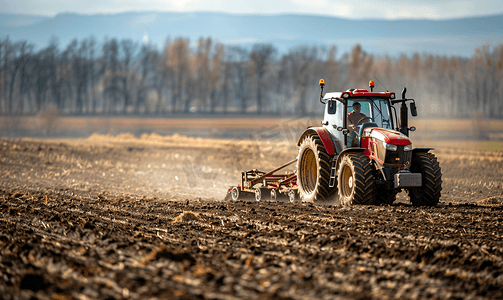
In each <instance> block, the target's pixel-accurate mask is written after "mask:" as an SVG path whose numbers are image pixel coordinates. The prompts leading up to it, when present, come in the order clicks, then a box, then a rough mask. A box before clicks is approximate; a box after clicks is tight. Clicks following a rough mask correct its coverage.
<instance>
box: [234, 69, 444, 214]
mask: <svg viewBox="0 0 503 300" xmlns="http://www.w3.org/2000/svg"><path fill="white" fill-rule="evenodd" d="M324 86H325V81H324V80H323V79H321V80H320V87H321V92H320V99H319V100H320V102H321V103H322V104H323V105H325V115H324V118H323V120H322V121H321V125H322V126H320V127H308V128H307V129H306V130H305V131H304V132H303V133H302V135H301V136H300V138H299V140H298V142H297V146H299V153H298V156H297V159H294V160H292V161H290V162H288V163H286V164H284V165H282V166H280V167H278V168H276V169H274V170H272V171H269V172H262V171H258V170H256V169H253V170H250V171H243V172H242V174H241V185H239V186H231V187H229V189H228V190H227V195H226V198H225V199H232V200H238V199H240V198H241V199H246V198H248V199H249V198H252V199H255V200H256V201H261V200H280V199H289V200H290V201H291V202H294V201H296V200H298V199H299V198H300V199H301V200H303V201H309V202H333V200H334V199H338V200H339V201H340V203H341V204H342V205H350V204H375V205H378V204H392V203H393V202H394V201H395V200H396V195H397V194H398V193H399V192H400V191H402V190H404V189H405V190H406V191H407V192H408V195H409V198H410V201H411V203H412V204H413V205H416V206H435V205H437V204H438V202H439V199H440V192H441V190H442V173H441V170H440V166H439V163H438V161H437V158H436V157H435V155H433V154H432V153H430V151H431V150H433V149H432V148H413V147H412V142H411V140H410V139H409V133H410V132H411V131H415V130H416V128H415V127H410V128H409V125H408V118H409V107H408V106H407V103H410V112H411V115H412V116H413V117H416V116H417V109H416V102H415V100H414V99H407V98H406V97H405V94H406V91H407V89H406V88H404V89H403V91H402V98H401V99H396V97H395V93H393V92H388V91H386V92H374V81H370V83H369V87H370V92H369V91H368V90H364V89H349V90H346V91H344V92H332V93H326V94H325V95H323V88H324ZM357 103H358V106H359V107H360V108H359V110H360V112H358V113H359V115H357V114H355V115H353V116H352V118H350V115H351V113H352V112H350V109H351V108H353V107H354V106H355V105H356V104H357ZM394 105H397V106H398V105H399V114H398V113H397V110H396V108H395V106H394ZM354 116H362V118H361V119H356V120H355V119H354ZM350 119H353V121H350ZM294 163H296V171H294V172H287V173H285V174H277V172H278V171H280V170H282V169H284V168H285V167H287V166H289V165H292V164H294Z"/></svg>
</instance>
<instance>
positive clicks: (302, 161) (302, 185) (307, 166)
mask: <svg viewBox="0 0 503 300" xmlns="http://www.w3.org/2000/svg"><path fill="white" fill-rule="evenodd" d="M331 160H332V157H331V156H330V155H328V153H327V151H326V150H325V146H323V142H322V141H321V140H320V138H319V137H318V136H317V135H310V136H308V137H306V138H305V139H304V140H303V141H302V143H301V144H300V148H299V156H298V157H297V184H298V186H299V188H298V191H299V195H300V198H301V199H302V200H304V201H309V202H315V201H324V200H327V198H328V197H329V196H331V195H332V194H333V193H334V191H335V189H334V188H330V187H329V179H330V163H331Z"/></svg>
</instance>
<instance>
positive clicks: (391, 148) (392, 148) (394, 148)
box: [383, 143, 397, 151]
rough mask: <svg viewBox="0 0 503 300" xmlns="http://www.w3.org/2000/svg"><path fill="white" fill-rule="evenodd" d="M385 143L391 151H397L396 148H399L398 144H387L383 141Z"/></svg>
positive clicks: (386, 147) (385, 146)
mask: <svg viewBox="0 0 503 300" xmlns="http://www.w3.org/2000/svg"><path fill="white" fill-rule="evenodd" d="M383 145H384V148H385V149H386V150H389V151H396V149H397V147H396V145H392V144H387V143H383Z"/></svg>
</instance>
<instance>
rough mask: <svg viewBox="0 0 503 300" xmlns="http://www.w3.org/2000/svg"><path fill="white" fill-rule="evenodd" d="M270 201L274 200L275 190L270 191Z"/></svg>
mask: <svg viewBox="0 0 503 300" xmlns="http://www.w3.org/2000/svg"><path fill="white" fill-rule="evenodd" d="M271 200H276V190H275V189H272V190H271Z"/></svg>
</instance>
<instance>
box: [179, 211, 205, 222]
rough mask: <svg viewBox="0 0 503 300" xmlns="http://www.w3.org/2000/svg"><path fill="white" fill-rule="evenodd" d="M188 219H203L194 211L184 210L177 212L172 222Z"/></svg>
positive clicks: (186, 220)
mask: <svg viewBox="0 0 503 300" xmlns="http://www.w3.org/2000/svg"><path fill="white" fill-rule="evenodd" d="M190 221H203V219H202V218H201V217H200V216H199V214H198V213H194V212H191V211H184V212H183V213H181V214H179V215H178V216H177V217H176V218H175V220H173V224H177V223H185V222H190Z"/></svg>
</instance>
